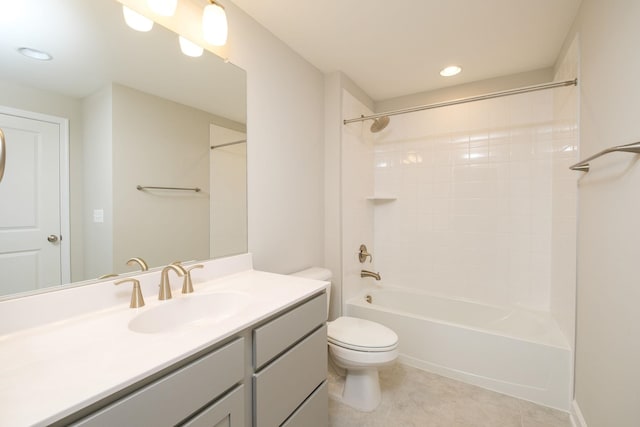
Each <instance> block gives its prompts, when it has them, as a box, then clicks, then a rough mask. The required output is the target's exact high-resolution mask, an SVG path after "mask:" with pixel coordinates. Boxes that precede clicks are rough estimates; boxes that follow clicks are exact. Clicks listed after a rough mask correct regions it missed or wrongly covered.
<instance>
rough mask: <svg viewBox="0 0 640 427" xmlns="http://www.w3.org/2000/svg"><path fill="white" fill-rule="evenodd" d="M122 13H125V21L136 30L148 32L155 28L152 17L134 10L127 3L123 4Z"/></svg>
mask: <svg viewBox="0 0 640 427" xmlns="http://www.w3.org/2000/svg"><path fill="white" fill-rule="evenodd" d="M122 14H123V15H124V22H126V23H127V25H128V26H129V27H131V28H133V29H134V30H136V31H142V32H147V31H150V30H151V29H152V28H153V21H152V20H151V19H149V18H147V17H146V16H142V15H140V14H139V13H138V12H134V11H133V10H131V9H129V8H128V7H127V6H125V5H122Z"/></svg>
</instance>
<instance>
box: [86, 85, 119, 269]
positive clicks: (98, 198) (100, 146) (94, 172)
mask: <svg viewBox="0 0 640 427" xmlns="http://www.w3.org/2000/svg"><path fill="white" fill-rule="evenodd" d="M112 103H113V94H112V90H111V86H108V87H105V88H103V89H102V90H100V91H98V92H96V93H94V94H93V95H90V96H87V97H86V98H84V99H83V100H82V113H83V117H84V127H83V165H84V170H85V173H84V176H83V182H84V187H83V188H84V197H83V222H84V233H83V238H84V244H83V247H84V273H85V277H100V276H102V275H104V274H110V273H114V271H113V184H112V173H113V169H112V167H111V164H112V156H113V154H112V151H113V150H112V148H113V147H112V141H113V130H112V123H113V117H112ZM97 210H99V211H102V214H103V221H102V222H94V220H93V215H94V212H95V211H97Z"/></svg>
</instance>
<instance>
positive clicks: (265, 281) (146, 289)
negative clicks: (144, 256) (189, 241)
mask: <svg viewBox="0 0 640 427" xmlns="http://www.w3.org/2000/svg"><path fill="white" fill-rule="evenodd" d="M203 264H204V268H202V269H198V270H197V271H196V270H194V271H193V276H192V277H193V284H194V288H195V292H194V293H193V294H181V293H180V283H181V280H182V279H179V278H177V277H176V276H172V277H171V279H172V288H173V290H174V292H173V298H172V299H171V300H168V301H159V300H158V299H157V292H158V283H159V276H160V273H159V271H154V272H147V273H145V274H140V275H137V276H135V278H136V279H137V280H139V281H140V285H141V288H142V293H143V295H144V298H145V301H146V305H145V306H143V307H140V308H136V309H131V308H129V298H130V293H131V289H130V286H129V285H127V284H123V285H121V286H117V287H116V286H113V282H111V281H103V282H98V283H95V284H92V285H88V286H82V287H77V288H70V289H65V290H62V291H57V292H50V293H45V294H39V295H34V296H32V297H26V298H18V299H13V300H6V301H1V302H0V324H1V325H2V326H0V334H1V335H0V348H1V349H2V350H1V351H0V425H11V426H27V425H38V426H44V425H54V426H57V425H60V426H61V425H77V426H113V425H137V426H147V425H149V426H150V425H153V426H162V425H183V426H216V427H217V426H231V427H240V426H260V427H262V426H279V425H284V426H288V427H292V426H305V427H308V426H326V425H327V422H328V400H327V383H326V376H327V344H326V342H327V341H326V315H327V311H326V310H327V296H326V285H327V283H324V282H319V281H313V280H307V279H301V278H298V277H293V276H282V275H277V274H272V273H265V272H260V271H255V270H253V269H252V261H251V255H250V254H244V255H238V256H234V257H229V258H223V259H218V260H212V261H207V262H205V263H203ZM123 286H125V287H123ZM27 313H30V314H27Z"/></svg>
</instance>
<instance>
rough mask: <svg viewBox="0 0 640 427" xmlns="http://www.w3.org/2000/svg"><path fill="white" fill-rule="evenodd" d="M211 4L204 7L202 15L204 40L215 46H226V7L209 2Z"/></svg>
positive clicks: (212, 1) (210, 0)
mask: <svg viewBox="0 0 640 427" xmlns="http://www.w3.org/2000/svg"><path fill="white" fill-rule="evenodd" d="M209 2H210V3H211V4H208V5H206V6H205V7H204V12H203V13H202V34H203V36H204V39H205V40H206V41H207V42H208V43H211V44H212V45H214V46H224V44H225V43H227V33H228V30H229V28H228V25H227V14H226V13H225V11H224V7H222V6H221V5H220V4H218V3H216V2H215V1H214V0H209Z"/></svg>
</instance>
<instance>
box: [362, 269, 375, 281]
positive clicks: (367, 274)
mask: <svg viewBox="0 0 640 427" xmlns="http://www.w3.org/2000/svg"><path fill="white" fill-rule="evenodd" d="M360 277H373V278H374V279H376V280H380V273H374V272H373V271H369V270H362V271H360Z"/></svg>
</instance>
